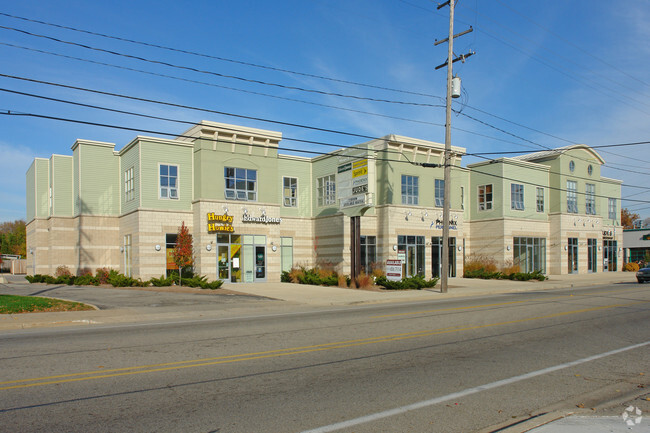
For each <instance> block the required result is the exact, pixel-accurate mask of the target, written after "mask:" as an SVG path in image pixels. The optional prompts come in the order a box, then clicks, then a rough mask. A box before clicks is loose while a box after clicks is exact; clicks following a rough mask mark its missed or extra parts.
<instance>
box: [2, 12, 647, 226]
mask: <svg viewBox="0 0 650 433" xmlns="http://www.w3.org/2000/svg"><path fill="white" fill-rule="evenodd" d="M435 6H436V3H433V2H430V1H427V0H403V1H402V0H379V1H378V0H374V1H371V0H345V1H344V0H329V1H325V0H310V1H304V0H302V1H278V2H262V1H257V2H254V1H238V2H225V1H198V2H193V3H192V4H191V5H189V4H186V3H185V2H169V1H165V0H163V1H157V2H153V1H122V0H116V1H112V2H89V1H69V0H66V1H58V0H48V1H31V0H24V1H22V2H11V3H9V2H4V4H3V6H1V7H0V13H2V14H9V15H13V16H16V17H23V18H28V19H31V20H38V21H44V22H48V23H51V24H56V25H59V26H69V27H74V28H76V29H81V30H87V31H92V32H97V33H102V34H106V35H111V36H118V37H121V38H126V39H131V40H136V41H141V42H146V43H150V44H156V45H161V46H166V47H172V48H175V49H180V50H186V51H191V52H195V53H199V54H204V55H208V56H213V57H219V58H221V59H227V60H217V59H215V58H210V57H206V56H197V55H191V54H186V53H180V52H174V51H169V50H163V49H159V48H154V47H148V46H144V45H141V44H133V43H129V42H125V41H118V40H115V39H109V38H105V37H100V36H95V35H90V34H87V33H81V32H76V31H72V30H68V29H63V28H60V27H53V26H50V25H44V24H39V23H35V22H30V21H25V20H21V19H17V18H12V17H8V16H5V15H0V58H2V62H1V63H0V65H1V66H0V74H5V75H12V76H16V77H21V78H29V79H34V80H41V81H48V82H53V83H57V84H65V85H72V86H78V87H84V88H90V89H95V90H101V91H104V92H113V93H117V94H123V95H130V96H135V97H139V98H146V99H151V100H156V101H163V102H168V103H173V104H179V105H185V106H192V107H196V108H201V109H208V110H215V111H219V112H225V113H232V114H238V115H242V116H250V117H255V118H259V119H268V120H276V121H280V122H288V123H292V124H299V125H304V126H311V127H316V128H325V129H332V130H336V131H341V132H346V133H352V134H358V135H362V136H370V137H376V136H383V135H386V134H400V135H406V136H410V137H416V138H422V139H427V140H431V141H437V142H444V122H445V110H444V108H443V107H444V99H443V98H444V95H445V86H446V72H445V69H440V70H437V71H436V70H435V69H434V68H435V67H436V66H437V65H439V64H441V63H443V62H444V61H445V58H446V53H447V51H446V50H447V48H446V45H439V46H434V41H435V40H436V39H442V38H444V37H446V35H447V32H448V8H446V7H445V8H443V9H441V10H440V11H437V10H436V7H435ZM648 22H650V3H649V2H647V0H630V1H628V2H625V4H624V5H623V6H621V5H620V4H618V3H616V2H607V1H601V0H590V1H588V0H577V1H572V2H566V1H559V0H551V1H547V2H531V1H525V2H521V1H518V2H516V1H514V0H489V1H479V0H461V1H460V2H459V4H458V6H457V8H456V21H455V33H458V32H460V31H462V30H465V29H467V28H468V27H469V26H470V25H471V26H473V27H474V32H473V33H470V34H468V35H465V36H463V37H461V38H459V39H457V40H456V42H455V45H454V52H455V53H456V54H464V53H467V52H470V51H475V52H476V55H474V56H472V57H470V58H469V59H468V60H467V61H466V62H465V63H460V62H458V63H456V64H454V72H455V73H457V74H458V75H459V76H460V77H461V78H462V82H463V97H462V98H460V102H456V103H455V108H456V109H457V110H459V111H461V114H457V115H454V116H453V118H452V125H453V126H454V130H453V132H452V144H453V145H456V146H462V147H465V148H467V150H468V152H470V153H474V152H510V151H522V150H523V151H530V152H533V151H537V150H542V149H543V148H555V147H561V146H566V145H569V144H573V143H586V144H589V145H593V146H599V145H608V144H617V143H631V142H640V141H648V140H650V98H648V95H650V73H649V72H648V71H650V27H649V26H648V25H647V23H648ZM15 29H19V30H22V31H23V32H19V31H16V30H15ZM24 32H29V33H31V34H26V33H24ZM36 35H41V36H47V37H50V38H55V39H59V40H60V41H66V42H71V43H75V44H82V45H86V46H88V47H92V48H93V49H88V48H83V47H80V46H76V45H72V44H70V43H63V42H60V41H55V40H51V39H46V38H43V37H39V36H36ZM34 50H40V51H41V52H37V51H34ZM100 50H107V51H113V52H115V53H119V55H115V54H110V53H107V52H105V51H100ZM43 51H46V52H49V53H53V54H47V53H44V52H43ZM62 56H69V57H67V58H66V57H62ZM127 56H132V57H127ZM70 57H75V58H78V59H83V60H77V59H72V58H70ZM134 57H141V58H146V59H148V60H153V61H155V62H164V63H168V64H171V65H175V66H176V67H171V66H168V65H163V64H160V63H152V62H146V61H142V60H139V59H136V58H134ZM92 62H95V63H92ZM97 62H99V63H104V65H100V64H98V63H97ZM242 62H243V63H251V64H256V65H261V66H264V67H265V68H260V67H253V66H249V65H245V64H242ZM106 64H110V65H112V66H107V65H106ZM125 68H130V69H131V70H127V69H125ZM271 68H276V70H274V69H271ZM191 69H197V70H200V71H203V72H196V71H192V70H191ZM277 69H281V70H283V71H278V70H277ZM135 70H138V71H135ZM141 71H144V72H141ZM288 71H292V72H301V73H304V74H307V75H299V74H295V73H291V72H288ZM145 72H147V73H145ZM155 74H158V75H155ZM160 75H168V76H172V77H174V78H170V77H162V76H160ZM226 76H230V77H238V78H229V77H226ZM314 76H321V77H329V78H334V79H336V80H341V81H335V80H324V79H322V78H316V77H314ZM241 78H243V79H245V80H242V79H241ZM253 81H262V82H265V83H268V84H267V85H264V84H261V83H256V82H253ZM343 81H347V82H353V83H357V84H350V83H344V82H343ZM358 83H362V84H367V85H370V86H375V87H369V86H360V85H358ZM270 84H274V85H270ZM278 85H280V86H278ZM377 87H383V88H385V89H397V90H401V91H402V92H396V91H392V90H384V89H378V88H377ZM296 88H302V89H305V90H310V91H301V90H297V89H296ZM0 89H6V90H10V91H13V92H16V91H18V92H25V93H31V94H35V95H39V96H45V97H49V98H58V99H64V100H69V101H74V102H78V103H84V104H89V105H95V106H101V107H108V108H111V109H117V110H123V111H129V112H134V113H139V114H145V115H148V116H159V117H165V118H169V119H174V120H181V121H186V122H195V121H199V120H202V119H206V120H213V121H217V122H225V123H234V124H239V125H244V126H251V127H259V128H264V129H271V130H276V131H280V132H282V133H283V136H284V137H285V138H286V139H285V140H284V141H283V142H282V143H281V146H283V147H284V148H286V149H287V150H286V151H285V152H286V153H290V152H289V149H300V150H313V151H316V152H328V151H331V150H332V149H333V148H332V147H326V146H318V145H309V144H306V143H302V142H295V141H291V140H290V139H291V138H295V139H300V140H310V141H318V142H325V143H331V144H334V145H338V146H348V145H353V144H356V143H360V142H363V141H366V139H364V138H361V137H354V136H350V135H343V134H333V133H325V132H317V131H314V130H310V129H307V128H301V127H290V126H284V125H279V124H274V123H269V122H263V121H257V120H247V119H243V118H238V117H232V116H226V115H222V114H215V113H209V112H202V111H197V110H188V109H183V108H178V107H171V106H168V105H167V106H165V105H160V104H151V103H145V102H139V101H134V100H129V99H123V98H116V97H111V96H106V95H100V94H96V93H87V92H82V91H77V90H70V89H65V88H62V87H57V86H52V85H44V84H38V83H33V82H27V81H24V80H18V79H12V78H6V77H0ZM409 92H410V93H409ZM336 94H338V95H347V96H352V97H342V96H337V95H336ZM427 95H431V96H427ZM377 100H382V101H390V102H379V101H377ZM0 101H1V102H0V110H1V111H0V112H2V113H6V112H7V110H10V111H11V112H18V113H34V114H39V115H46V116H55V117H61V118H67V119H74V120H80V121H87V122H96V123H102V124H110V125H115V126H120V127H125V128H133V129H134V130H120V129H115V128H106V127H100V126H92V125H83V124H79V123H71V122H62V121H57V120H50V119H42V118H34V117H26V116H7V115H0V131H1V132H2V133H1V134H0V170H1V171H2V172H3V174H4V176H3V178H4V182H3V183H4V185H3V186H4V188H2V189H1V190H0V221H7V220H14V219H18V218H24V217H25V172H26V170H27V168H28V167H29V165H30V163H31V161H32V160H33V158H34V157H46V158H47V157H49V156H50V155H51V154H53V153H57V154H63V155H69V154H71V151H70V146H71V145H72V144H73V143H74V141H75V139H77V138H83V139H90V140H99V141H106V142H112V143H115V144H116V149H121V148H122V147H123V146H124V145H126V144H127V143H128V142H129V141H130V140H132V139H133V138H134V137H135V136H136V135H137V134H141V135H155V134H152V133H150V132H140V131H147V130H148V131H159V132H161V133H162V132H169V133H172V134H174V133H178V134H180V133H181V132H183V131H184V130H185V129H186V128H187V125H186V124H183V123H178V122H169V121H162V120H155V119H147V118H142V117H135V116H131V115H126V114H118V113H112V112H107V111H102V110H97V109H92V108H88V107H79V106H72V105H67V104H62V103H60V102H54V101H46V100H43V99H38V98H34V97H29V96H25V95H18V94H15V93H8V92H6V91H0ZM438 105H439V106H438ZM479 110H480V111H479ZM494 116H498V117H494ZM649 149H650V145H648V144H644V145H638V146H626V147H614V148H602V149H598V152H599V153H600V154H601V156H602V157H603V158H604V159H605V161H606V165H605V167H604V169H603V175H605V176H608V177H612V178H616V179H621V180H623V181H624V182H625V184H624V187H623V190H622V195H623V198H624V200H623V206H624V207H628V208H629V209H631V210H636V211H637V213H639V214H640V215H641V216H642V217H644V218H645V217H649V216H650V182H649V180H650V170H649V169H648V167H650V152H649V151H648V150H649ZM307 156H309V155H308V154H307ZM476 161H478V159H477V158H476V157H466V158H464V164H463V165H466V164H467V163H471V162H476ZM628 185H629V186H628ZM638 187H644V188H645V187H647V189H641V188H638ZM625 198H628V199H627V200H625ZM632 200H639V201H632Z"/></svg>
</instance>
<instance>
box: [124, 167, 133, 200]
mask: <svg viewBox="0 0 650 433" xmlns="http://www.w3.org/2000/svg"><path fill="white" fill-rule="evenodd" d="M134 198H135V184H134V182H133V167H131V168H129V169H128V170H126V171H125V172H124V201H131V200H133V199H134Z"/></svg>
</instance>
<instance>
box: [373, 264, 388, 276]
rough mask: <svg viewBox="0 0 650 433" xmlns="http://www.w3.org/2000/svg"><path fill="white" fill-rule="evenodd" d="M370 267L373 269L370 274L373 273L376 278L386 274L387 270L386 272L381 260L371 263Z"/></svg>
mask: <svg viewBox="0 0 650 433" xmlns="http://www.w3.org/2000/svg"><path fill="white" fill-rule="evenodd" d="M370 269H371V272H370V275H372V277H373V278H374V279H377V278H379V277H385V276H386V272H384V264H383V263H381V262H373V263H371V264H370Z"/></svg>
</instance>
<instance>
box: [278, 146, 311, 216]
mask: <svg viewBox="0 0 650 433" xmlns="http://www.w3.org/2000/svg"><path fill="white" fill-rule="evenodd" d="M278 173H279V175H278V179H277V182H278V188H279V189H280V197H279V203H280V215H281V216H296V217H309V216H311V209H312V207H311V203H312V199H311V194H312V189H311V163H310V162H308V161H304V160H297V159H285V158H280V159H278ZM285 176H286V177H295V178H297V179H298V206H297V207H285V206H284V195H283V190H282V189H283V178H284V177H285Z"/></svg>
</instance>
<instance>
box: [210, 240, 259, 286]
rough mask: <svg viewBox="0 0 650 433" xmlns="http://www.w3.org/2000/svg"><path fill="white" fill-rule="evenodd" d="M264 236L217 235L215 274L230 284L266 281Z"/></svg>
mask: <svg viewBox="0 0 650 433" xmlns="http://www.w3.org/2000/svg"><path fill="white" fill-rule="evenodd" d="M266 268H267V263H266V236H264V235H232V234H231V235H217V274H218V275H219V279H222V280H225V281H230V282H231V283H253V282H257V281H266V274H267V269H266Z"/></svg>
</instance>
